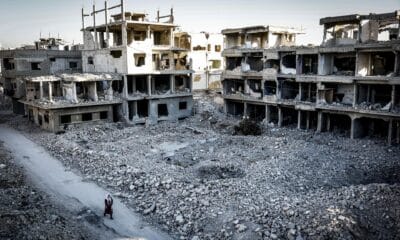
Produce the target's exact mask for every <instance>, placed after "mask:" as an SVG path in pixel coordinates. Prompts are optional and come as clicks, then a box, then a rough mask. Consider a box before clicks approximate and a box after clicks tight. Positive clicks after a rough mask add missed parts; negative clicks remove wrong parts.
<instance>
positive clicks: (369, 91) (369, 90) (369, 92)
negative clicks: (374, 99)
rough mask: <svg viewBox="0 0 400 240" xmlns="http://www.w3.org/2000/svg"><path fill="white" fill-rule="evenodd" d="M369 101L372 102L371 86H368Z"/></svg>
mask: <svg viewBox="0 0 400 240" xmlns="http://www.w3.org/2000/svg"><path fill="white" fill-rule="evenodd" d="M367 102H369V103H370V102H371V86H370V85H368V86H367Z"/></svg>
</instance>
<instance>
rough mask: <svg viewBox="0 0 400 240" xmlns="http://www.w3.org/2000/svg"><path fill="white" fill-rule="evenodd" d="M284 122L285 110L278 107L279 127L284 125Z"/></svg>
mask: <svg viewBox="0 0 400 240" xmlns="http://www.w3.org/2000/svg"><path fill="white" fill-rule="evenodd" d="M282 123H283V112H282V108H281V107H278V127H282Z"/></svg>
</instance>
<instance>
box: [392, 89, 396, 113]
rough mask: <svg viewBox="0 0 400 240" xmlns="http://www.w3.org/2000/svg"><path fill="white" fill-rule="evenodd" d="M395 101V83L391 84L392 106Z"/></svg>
mask: <svg viewBox="0 0 400 240" xmlns="http://www.w3.org/2000/svg"><path fill="white" fill-rule="evenodd" d="M395 103H396V85H393V86H392V108H393V107H394V105H395Z"/></svg>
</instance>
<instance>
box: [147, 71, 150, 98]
mask: <svg viewBox="0 0 400 240" xmlns="http://www.w3.org/2000/svg"><path fill="white" fill-rule="evenodd" d="M147 95H149V96H151V75H147Z"/></svg>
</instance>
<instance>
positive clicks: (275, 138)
mask: <svg viewBox="0 0 400 240" xmlns="http://www.w3.org/2000/svg"><path fill="white" fill-rule="evenodd" d="M195 99H196V101H195V109H196V111H197V113H198V114H196V115H195V116H194V117H191V118H189V119H185V120H182V121H180V122H179V123H174V122H163V123H160V124H158V125H151V126H146V127H143V126H134V127H121V126H120V125H119V124H116V123H108V124H102V125H90V126H87V125H81V126H76V127H73V126H71V127H70V128H69V130H68V131H67V132H65V133H64V134H62V135H54V134H51V133H46V132H42V131H40V130H38V129H37V128H33V127H32V125H31V126H30V125H28V124H26V123H25V121H27V120H26V119H23V118H18V117H13V118H10V119H4V120H3V122H7V123H8V124H10V125H11V126H14V127H15V128H18V129H20V130H23V131H24V132H26V134H27V136H28V137H30V138H31V139H33V140H35V141H36V142H38V143H40V144H41V145H43V146H44V147H45V148H46V149H47V150H48V151H49V152H51V153H52V154H53V155H54V156H55V157H56V158H58V159H60V160H61V161H63V163H64V164H65V165H66V166H68V167H70V168H71V169H75V170H78V171H80V172H81V173H82V174H83V175H84V177H85V179H87V180H88V181H93V182H95V183H97V184H99V185H101V186H104V187H105V188H107V189H109V191H110V192H111V193H121V194H122V195H123V196H124V197H123V198H120V199H121V201H123V202H124V203H125V204H127V205H129V206H131V207H132V208H133V209H135V210H136V211H137V212H140V213H142V214H143V216H144V218H145V219H146V220H147V221H149V222H152V223H154V224H157V225H159V226H161V227H162V228H163V229H165V230H166V231H168V232H169V233H170V234H171V235H173V236H174V237H175V238H176V239H286V238H288V239H299V240H300V239H324V238H334V239H355V238H357V239H367V238H372V239H398V238H400V233H399V231H398V229H399V228H398V225H397V222H398V219H400V215H399V213H400V203H399V201H398V199H399V197H400V187H399V183H400V175H399V174H398V173H399V171H400V165H399V159H398V156H399V155H400V149H398V148H396V147H389V146H387V145H386V144H385V143H384V141H382V140H379V139H375V138H364V139H357V140H356V141H355V140H351V139H349V138H345V137H341V136H338V135H335V134H332V133H320V134H314V133H313V132H309V131H301V130H297V129H293V128H276V127H275V126H273V125H270V126H269V127H268V128H265V129H263V133H262V134H261V135H259V136H240V135H234V136H232V134H233V133H234V126H235V125H236V124H238V120H237V119H235V118H229V117H224V115H223V113H222V112H221V111H220V110H221V108H220V105H218V104H216V103H215V101H213V100H212V98H211V97H209V96H202V95H197V96H195ZM211 120H212V121H213V122H214V123H211ZM193 129H196V131H193ZM197 131H198V132H199V133H200V134H199V133H197ZM363 146H365V147H363ZM166 153H168V154H167V155H168V158H169V159H170V160H165V159H164V157H165V156H166ZM189 163H190V164H189ZM388 206H390V208H388ZM116 214H117V213H116Z"/></svg>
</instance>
